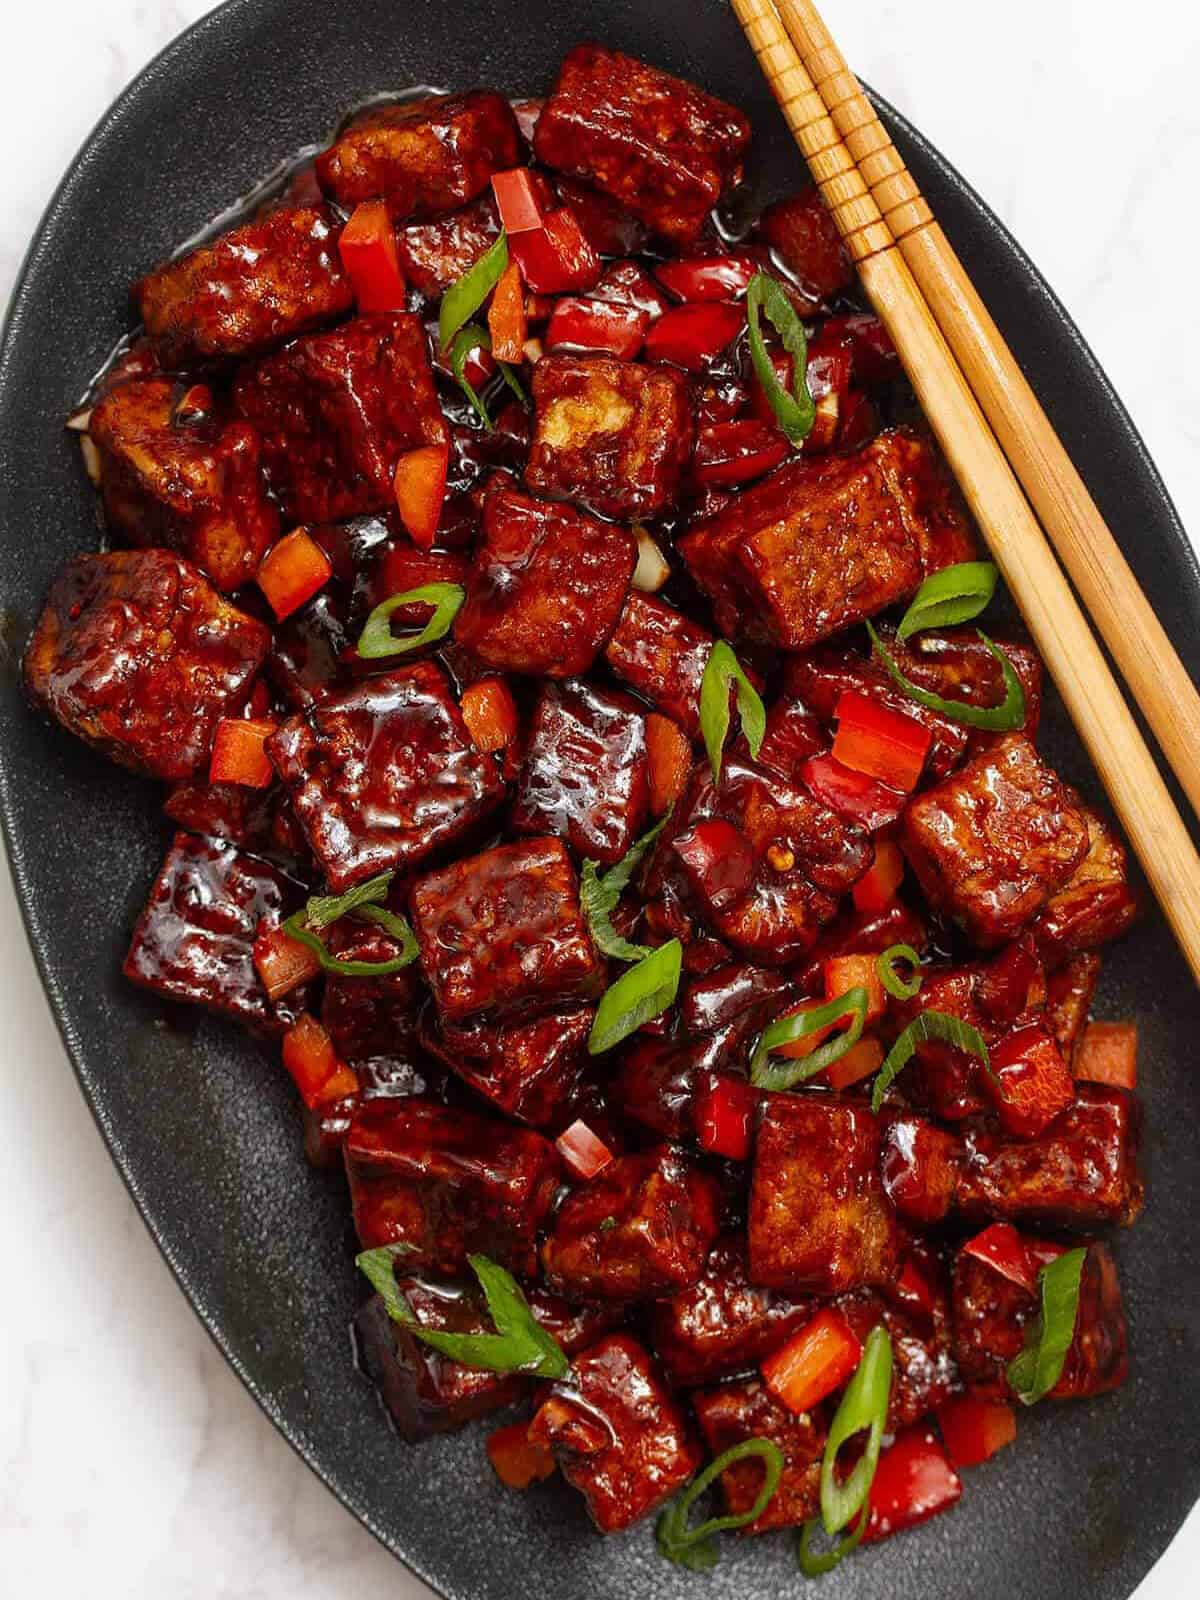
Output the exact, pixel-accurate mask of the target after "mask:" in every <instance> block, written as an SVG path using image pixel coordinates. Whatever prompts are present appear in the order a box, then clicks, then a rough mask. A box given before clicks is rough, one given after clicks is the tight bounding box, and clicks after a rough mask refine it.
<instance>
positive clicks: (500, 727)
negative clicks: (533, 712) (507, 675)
mask: <svg viewBox="0 0 1200 1600" xmlns="http://www.w3.org/2000/svg"><path fill="white" fill-rule="evenodd" d="M460 705H461V710H462V714H463V721H464V722H465V723H466V725H467V732H468V733H469V734H470V735H471V741H472V743H473V744H474V745H475V748H476V749H477V750H483V751H484V752H485V753H493V754H494V753H495V752H496V751H497V750H503V749H504V747H505V746H506V745H510V744H511V743H512V742H513V740H514V739H515V738H516V737H517V725H518V723H517V703H516V701H515V700H514V699H513V697H512V690H511V689H510V688H509V687H508V685H507V684H506V683H505V681H504V679H503V678H480V679H479V680H478V681H477V682H475V683H472V684H469V685H468V686H467V688H465V689H464V690H463V692H462V700H461V702H460Z"/></svg>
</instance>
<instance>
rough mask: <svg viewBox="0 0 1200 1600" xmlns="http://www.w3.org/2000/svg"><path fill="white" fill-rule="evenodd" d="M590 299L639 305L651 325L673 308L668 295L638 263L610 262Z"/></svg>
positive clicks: (638, 307) (624, 304)
mask: <svg viewBox="0 0 1200 1600" xmlns="http://www.w3.org/2000/svg"><path fill="white" fill-rule="evenodd" d="M591 298H592V299H593V300H613V301H615V302H616V303H617V304H618V305H623V306H636V307H637V309H638V310H639V311H644V312H645V313H646V316H647V317H648V318H649V320H650V321H651V322H653V321H654V320H655V319H656V318H658V317H661V316H662V315H663V314H664V312H667V311H669V310H670V309H671V302H670V301H669V300H668V299H667V297H666V295H665V294H664V293H663V292H662V290H661V289H660V288H659V287H658V285H657V284H656V283H655V281H654V279H653V278H652V277H651V276H650V274H649V273H648V272H647V271H646V270H645V268H644V267H640V266H639V265H638V263H637V262H636V261H610V262H609V263H608V265H607V266H606V267H605V269H604V272H603V273H602V275H601V278H600V282H599V283H598V284H597V285H596V287H595V288H594V289H593V290H592V294H591Z"/></svg>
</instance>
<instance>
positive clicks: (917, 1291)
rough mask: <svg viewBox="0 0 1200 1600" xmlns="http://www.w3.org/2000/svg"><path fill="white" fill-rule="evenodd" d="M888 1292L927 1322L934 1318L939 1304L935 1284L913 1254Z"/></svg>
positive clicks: (899, 1303)
mask: <svg viewBox="0 0 1200 1600" xmlns="http://www.w3.org/2000/svg"><path fill="white" fill-rule="evenodd" d="M888 1293H889V1294H890V1295H891V1297H892V1298H893V1299H894V1300H895V1301H896V1302H897V1304H898V1305H901V1306H903V1307H905V1308H906V1309H907V1310H910V1311H916V1312H917V1313H918V1314H919V1315H920V1316H921V1317H922V1318H923V1319H924V1320H925V1321H927V1322H928V1321H931V1320H932V1318H933V1315H934V1311H935V1310H936V1306H937V1301H936V1298H935V1295H934V1289H933V1285H932V1284H931V1283H930V1281H929V1279H928V1278H927V1277H926V1276H925V1274H924V1273H923V1272H922V1271H921V1269H920V1267H919V1266H918V1265H917V1263H916V1262H915V1261H914V1260H913V1258H912V1257H911V1256H909V1258H908V1260H907V1261H906V1262H905V1263H904V1265H903V1266H902V1267H901V1269H900V1276H899V1277H898V1278H897V1279H896V1282H895V1284H894V1285H893V1286H892V1288H890V1289H889V1290H888Z"/></svg>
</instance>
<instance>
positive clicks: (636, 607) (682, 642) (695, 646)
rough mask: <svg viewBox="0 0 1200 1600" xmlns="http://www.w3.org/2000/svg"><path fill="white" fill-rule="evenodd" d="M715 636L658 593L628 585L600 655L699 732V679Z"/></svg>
mask: <svg viewBox="0 0 1200 1600" xmlns="http://www.w3.org/2000/svg"><path fill="white" fill-rule="evenodd" d="M712 647H713V636H712V634H711V633H709V632H708V630H707V629H706V628H702V627H701V626H700V624H699V623H698V622H693V621H692V619H691V618H690V617H685V616H684V614H683V612H682V611H676V609H675V607H674V606H670V605H668V604H667V602H666V601H665V600H660V599H658V597H657V596H656V595H652V594H642V593H641V591H640V590H637V589H631V590H630V591H629V595H628V598H627V599H626V601H625V605H624V607H623V608H622V610H621V615H620V617H619V619H618V621H617V626H616V627H615V628H614V630H613V634H612V638H611V639H609V641H608V644H607V645H606V646H605V650H604V657H605V660H606V661H607V662H608V664H609V666H610V667H611V668H612V670H613V672H615V673H616V675H617V677H618V678H620V679H621V681H622V682H623V683H627V684H628V685H629V687H630V688H631V689H634V690H636V691H637V693H638V694H640V695H644V696H645V698H646V699H647V700H649V701H650V702H651V703H652V704H653V705H655V706H657V707H658V709H659V710H660V711H663V712H665V713H666V715H667V716H669V717H674V719H675V721H676V722H677V723H678V724H679V726H680V727H681V728H682V729H683V731H684V732H685V733H686V734H687V736H688V738H689V739H698V738H699V737H700V684H701V682H702V681H703V678H704V668H705V667H706V666H707V664H708V658H709V655H710V654H711V652H712Z"/></svg>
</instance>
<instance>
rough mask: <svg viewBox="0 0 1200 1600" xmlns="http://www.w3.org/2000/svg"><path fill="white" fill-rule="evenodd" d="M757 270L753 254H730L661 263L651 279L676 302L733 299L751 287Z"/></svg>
mask: <svg viewBox="0 0 1200 1600" xmlns="http://www.w3.org/2000/svg"><path fill="white" fill-rule="evenodd" d="M758 268H759V264H758V262H757V261H756V260H755V259H754V257H753V256H752V255H748V254H745V253H737V252H732V253H730V254H729V255H725V256H694V257H690V258H685V259H684V260H682V261H660V262H659V264H658V265H657V266H656V267H655V269H654V276H655V277H656V278H657V279H658V281H659V283H661V284H662V286H663V288H664V289H668V290H670V292H671V293H672V294H673V295H675V296H676V298H677V299H679V300H686V301H689V302H691V301H695V300H736V299H737V298H738V297H739V295H743V294H745V292H746V290H747V289H748V288H749V287H750V280H751V278H753V276H754V274H755V273H756V272H757V271H758Z"/></svg>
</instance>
